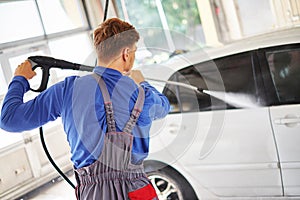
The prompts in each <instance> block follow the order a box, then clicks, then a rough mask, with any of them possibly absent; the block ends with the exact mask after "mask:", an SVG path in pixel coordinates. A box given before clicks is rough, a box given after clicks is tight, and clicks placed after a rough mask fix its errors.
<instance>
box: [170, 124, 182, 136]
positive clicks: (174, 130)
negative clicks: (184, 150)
mask: <svg viewBox="0 0 300 200" xmlns="http://www.w3.org/2000/svg"><path fill="white" fill-rule="evenodd" d="M179 129H183V130H185V125H182V124H170V125H169V132H170V133H171V134H177V133H178V132H179Z"/></svg>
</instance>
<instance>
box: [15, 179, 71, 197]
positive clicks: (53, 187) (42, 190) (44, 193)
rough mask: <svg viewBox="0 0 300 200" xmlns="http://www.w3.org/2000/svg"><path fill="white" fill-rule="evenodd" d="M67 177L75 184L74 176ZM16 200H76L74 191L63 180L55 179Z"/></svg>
mask: <svg viewBox="0 0 300 200" xmlns="http://www.w3.org/2000/svg"><path fill="white" fill-rule="evenodd" d="M68 177H69V179H70V180H71V181H72V182H73V183H74V184H75V182H76V181H75V177H74V175H69V176H68ZM16 200H76V196H75V191H74V189H73V188H72V187H71V186H70V185H69V184H68V183H67V182H66V181H65V180H64V179H63V178H57V179H55V180H52V181H51V182H49V183H47V184H45V185H43V186H41V187H39V188H37V189H35V190H33V191H31V192H29V193H28V194H26V195H24V196H22V197H20V198H17V199H16Z"/></svg>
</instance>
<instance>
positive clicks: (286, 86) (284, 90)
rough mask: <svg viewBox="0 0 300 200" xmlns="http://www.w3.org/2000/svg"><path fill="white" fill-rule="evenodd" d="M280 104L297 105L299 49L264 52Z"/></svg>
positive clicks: (299, 64) (299, 96)
mask: <svg viewBox="0 0 300 200" xmlns="http://www.w3.org/2000/svg"><path fill="white" fill-rule="evenodd" d="M266 56H267V60H268V64H269V69H270V72H271V75H272V81H273V84H274V86H275V89H276V94H277V97H278V99H279V101H280V103H299V102H300V93H299V92H298V91H297V90H298V89H299V87H300V49H293V50H282V51H270V52H266Z"/></svg>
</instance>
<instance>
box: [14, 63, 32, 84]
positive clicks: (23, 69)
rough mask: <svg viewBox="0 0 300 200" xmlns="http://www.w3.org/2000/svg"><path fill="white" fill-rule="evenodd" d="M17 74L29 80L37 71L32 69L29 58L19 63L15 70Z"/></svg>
mask: <svg viewBox="0 0 300 200" xmlns="http://www.w3.org/2000/svg"><path fill="white" fill-rule="evenodd" d="M14 75H15V76H23V77H25V78H26V79H27V80H29V79H32V78H33V77H34V76H35V75H36V73H35V71H33V70H32V66H31V63H30V62H29V61H28V60H25V62H23V63H21V64H20V65H18V67H17V69H16V70H15V74H14Z"/></svg>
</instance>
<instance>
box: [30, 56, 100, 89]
mask: <svg viewBox="0 0 300 200" xmlns="http://www.w3.org/2000/svg"><path fill="white" fill-rule="evenodd" d="M28 60H29V61H30V62H31V65H32V70H35V69H36V68H38V67H40V68H41V70H42V74H43V75H42V81H41V84H40V86H39V88H38V89H36V90H34V89H31V90H32V91H34V92H42V91H44V90H45V89H46V88H47V84H48V79H49V76H50V72H49V71H50V68H59V69H72V70H79V71H88V72H91V71H93V69H94V67H91V66H87V65H82V64H77V63H72V62H68V61H65V60H59V59H56V58H52V57H48V56H30V57H28Z"/></svg>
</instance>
